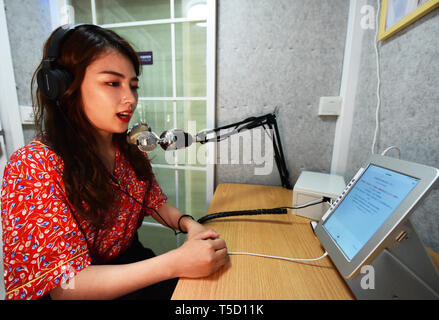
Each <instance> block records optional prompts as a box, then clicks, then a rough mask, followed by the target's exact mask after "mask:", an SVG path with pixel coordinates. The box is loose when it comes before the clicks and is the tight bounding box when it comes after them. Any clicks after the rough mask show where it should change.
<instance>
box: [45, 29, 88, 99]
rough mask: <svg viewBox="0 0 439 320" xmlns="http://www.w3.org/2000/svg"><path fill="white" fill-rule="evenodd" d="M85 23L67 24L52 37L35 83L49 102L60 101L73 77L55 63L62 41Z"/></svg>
mask: <svg viewBox="0 0 439 320" xmlns="http://www.w3.org/2000/svg"><path fill="white" fill-rule="evenodd" d="M82 25H86V24H85V23H75V24H67V25H64V26H62V27H61V28H59V29H58V30H57V31H56V32H55V34H54V35H53V37H52V40H51V41H50V44H49V49H48V52H47V58H46V59H44V60H43V63H42V66H41V69H40V70H38V73H37V83H38V88H39V89H40V92H41V93H42V94H43V96H45V97H46V98H47V99H49V100H55V101H58V100H60V99H61V97H62V96H63V94H64V93H65V92H66V90H67V88H68V87H69V86H70V85H71V84H72V82H73V80H74V77H73V75H72V74H71V73H70V72H68V71H67V70H65V69H63V68H61V67H60V66H59V65H57V63H56V59H57V58H58V56H59V54H60V49H61V45H62V43H63V41H64V40H65V39H66V38H67V36H68V35H69V34H70V33H72V32H73V31H74V30H75V29H76V28H77V27H79V26H82Z"/></svg>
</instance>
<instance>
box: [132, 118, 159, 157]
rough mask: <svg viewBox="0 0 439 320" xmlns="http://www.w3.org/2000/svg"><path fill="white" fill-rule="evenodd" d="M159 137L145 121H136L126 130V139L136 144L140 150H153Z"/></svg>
mask: <svg viewBox="0 0 439 320" xmlns="http://www.w3.org/2000/svg"><path fill="white" fill-rule="evenodd" d="M159 140H160V139H159V137H157V135H156V134H155V133H153V132H151V128H150V127H148V125H147V124H146V123H136V124H135V125H134V126H132V127H131V129H129V130H128V131H127V141H128V143H129V144H134V145H136V146H137V147H138V148H139V150H140V151H142V152H151V151H153V150H154V149H155V148H156V147H157V144H158V141H159Z"/></svg>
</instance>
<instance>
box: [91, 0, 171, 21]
mask: <svg viewBox="0 0 439 320" xmlns="http://www.w3.org/2000/svg"><path fill="white" fill-rule="evenodd" d="M170 12H171V8H170V1H169V0H147V1H145V0H96V19H97V23H98V24H110V23H121V22H132V21H145V20H157V19H169V18H170V17H171V14H170Z"/></svg>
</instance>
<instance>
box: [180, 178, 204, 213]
mask: <svg viewBox="0 0 439 320" xmlns="http://www.w3.org/2000/svg"><path fill="white" fill-rule="evenodd" d="M178 190H179V191H178V206H179V209H180V211H182V212H184V213H185V214H190V215H191V216H193V217H194V218H195V219H199V218H201V217H202V216H204V215H205V214H206V209H207V208H206V172H205V171H195V170H178Z"/></svg>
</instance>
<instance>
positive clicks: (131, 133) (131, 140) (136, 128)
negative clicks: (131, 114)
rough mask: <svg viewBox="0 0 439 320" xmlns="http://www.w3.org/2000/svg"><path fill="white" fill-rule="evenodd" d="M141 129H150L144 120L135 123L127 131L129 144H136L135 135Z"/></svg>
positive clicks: (140, 131)
mask: <svg viewBox="0 0 439 320" xmlns="http://www.w3.org/2000/svg"><path fill="white" fill-rule="evenodd" d="M143 131H151V128H150V127H148V125H147V124H146V123H144V122H142V123H136V124H134V126H132V127H131V128H130V129H128V131H127V142H128V143H129V144H134V145H137V137H138V136H139V134H141V133H142V132H143Z"/></svg>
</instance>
